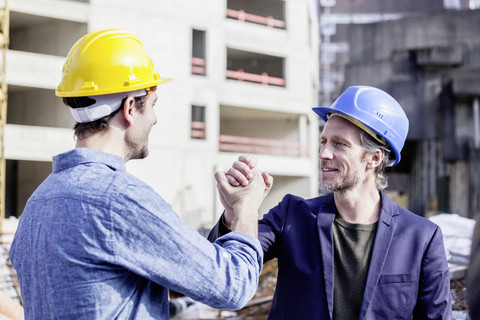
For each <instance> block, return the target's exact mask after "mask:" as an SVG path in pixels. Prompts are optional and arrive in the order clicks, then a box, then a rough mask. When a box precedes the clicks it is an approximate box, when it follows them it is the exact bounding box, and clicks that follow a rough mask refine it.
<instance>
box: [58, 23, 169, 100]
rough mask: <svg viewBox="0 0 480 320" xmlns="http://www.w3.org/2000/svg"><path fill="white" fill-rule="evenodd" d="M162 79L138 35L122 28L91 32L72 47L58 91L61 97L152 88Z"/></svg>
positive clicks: (161, 81)
mask: <svg viewBox="0 0 480 320" xmlns="http://www.w3.org/2000/svg"><path fill="white" fill-rule="evenodd" d="M170 80H171V79H166V78H160V75H159V74H158V72H156V71H155V69H154V67H153V63H152V60H151V59H150V57H149V56H148V54H147V52H146V50H145V48H144V47H143V45H142V43H141V42H140V40H138V38H137V37H136V36H135V35H133V34H132V33H131V32H129V31H126V30H122V29H104V30H97V31H93V32H90V33H89V34H86V35H84V36H83V37H82V38H80V39H79V40H78V41H77V42H76V43H75V44H74V45H73V47H72V49H70V52H69V53H68V55H67V59H66V61H65V64H64V65H63V69H62V80H61V81H60V84H59V85H58V87H57V90H56V91H55V94H56V95H57V96H59V97H84V96H95V95H103V94H110V93H118V92H127V91H134V90H139V89H144V88H150V87H154V86H157V85H159V84H162V83H165V82H167V81H170Z"/></svg>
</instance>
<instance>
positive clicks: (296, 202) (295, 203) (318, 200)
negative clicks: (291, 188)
mask: <svg viewBox="0 0 480 320" xmlns="http://www.w3.org/2000/svg"><path fill="white" fill-rule="evenodd" d="M280 206H283V207H285V208H295V209H298V208H305V209H307V210H308V211H311V212H314V213H317V212H319V211H322V209H324V208H328V207H331V206H335V204H334V201H333V194H326V195H322V196H319V197H315V198H307V199H305V198H303V197H300V196H296V195H293V194H287V195H285V196H284V197H283V200H282V202H280Z"/></svg>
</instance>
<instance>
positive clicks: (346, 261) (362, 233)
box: [333, 214, 378, 320]
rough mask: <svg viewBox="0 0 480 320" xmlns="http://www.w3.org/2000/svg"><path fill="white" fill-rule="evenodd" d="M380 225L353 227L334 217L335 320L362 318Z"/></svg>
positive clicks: (338, 217)
mask: <svg viewBox="0 0 480 320" xmlns="http://www.w3.org/2000/svg"><path fill="white" fill-rule="evenodd" d="M377 225H378V222H375V223H373V224H369V225H365V224H352V223H349V222H347V221H345V220H344V219H342V218H341V217H340V216H339V215H338V214H337V215H336V216H335V221H334V223H333V243H334V286H333V294H334V300H333V319H336V320H349V319H352V320H357V319H358V317H359V314H360V308H361V306H362V299H363V292H364V290H365V282H366V279H367V273H368V267H369V266H370V258H371V256H372V249H373V242H374V241H375V234H376V232H377Z"/></svg>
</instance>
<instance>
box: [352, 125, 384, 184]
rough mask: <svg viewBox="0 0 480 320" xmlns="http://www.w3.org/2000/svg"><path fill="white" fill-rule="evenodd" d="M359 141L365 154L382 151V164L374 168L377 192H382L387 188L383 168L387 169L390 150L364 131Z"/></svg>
mask: <svg viewBox="0 0 480 320" xmlns="http://www.w3.org/2000/svg"><path fill="white" fill-rule="evenodd" d="M360 139H361V141H362V147H363V149H364V150H365V152H367V153H370V154H373V153H375V152H376V151H378V149H381V150H383V151H384V153H385V156H384V157H383V160H382V162H381V163H380V165H379V166H378V167H376V168H375V174H376V176H375V183H376V184H377V189H378V190H384V189H385V188H386V187H387V186H388V180H387V176H386V174H385V168H386V167H387V165H388V163H389V162H390V156H391V153H392V151H391V149H390V148H389V147H388V146H384V145H382V144H381V143H380V142H378V141H377V140H375V139H374V138H373V137H372V136H370V135H369V134H368V133H366V132H365V131H363V130H362V131H361V132H360Z"/></svg>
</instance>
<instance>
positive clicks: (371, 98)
mask: <svg viewBox="0 0 480 320" xmlns="http://www.w3.org/2000/svg"><path fill="white" fill-rule="evenodd" d="M313 111H315V112H316V113H317V114H318V115H319V116H320V118H322V119H323V120H324V121H325V122H327V120H328V116H329V115H330V114H332V113H337V114H340V115H346V116H348V117H350V118H352V119H354V120H356V121H358V122H360V123H361V124H363V125H364V126H366V127H367V128H369V129H371V130H372V131H373V132H374V133H375V134H376V135H378V136H380V137H381V138H383V139H385V141H386V142H387V143H388V145H389V146H390V148H391V149H392V150H393V152H394V154H395V158H394V159H391V162H390V163H389V166H394V165H396V164H397V163H398V162H400V158H401V156H400V151H402V148H403V145H404V144H405V139H406V138H407V134H408V118H407V115H406V114H405V112H404V111H403V109H402V107H401V106H400V104H398V102H397V101H396V100H395V99H394V98H393V97H392V96H390V95H389V94H388V93H386V92H384V91H382V90H380V89H378V88H374V87H367V86H354V87H349V88H347V90H345V91H344V92H343V93H342V94H341V95H340V96H339V97H338V98H337V100H335V102H334V103H333V104H332V106H331V107H317V108H313ZM353 123H355V121H353ZM357 125H358V124H357ZM360 127H362V126H361V125H360ZM363 129H365V128H363ZM377 140H378V139H377Z"/></svg>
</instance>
